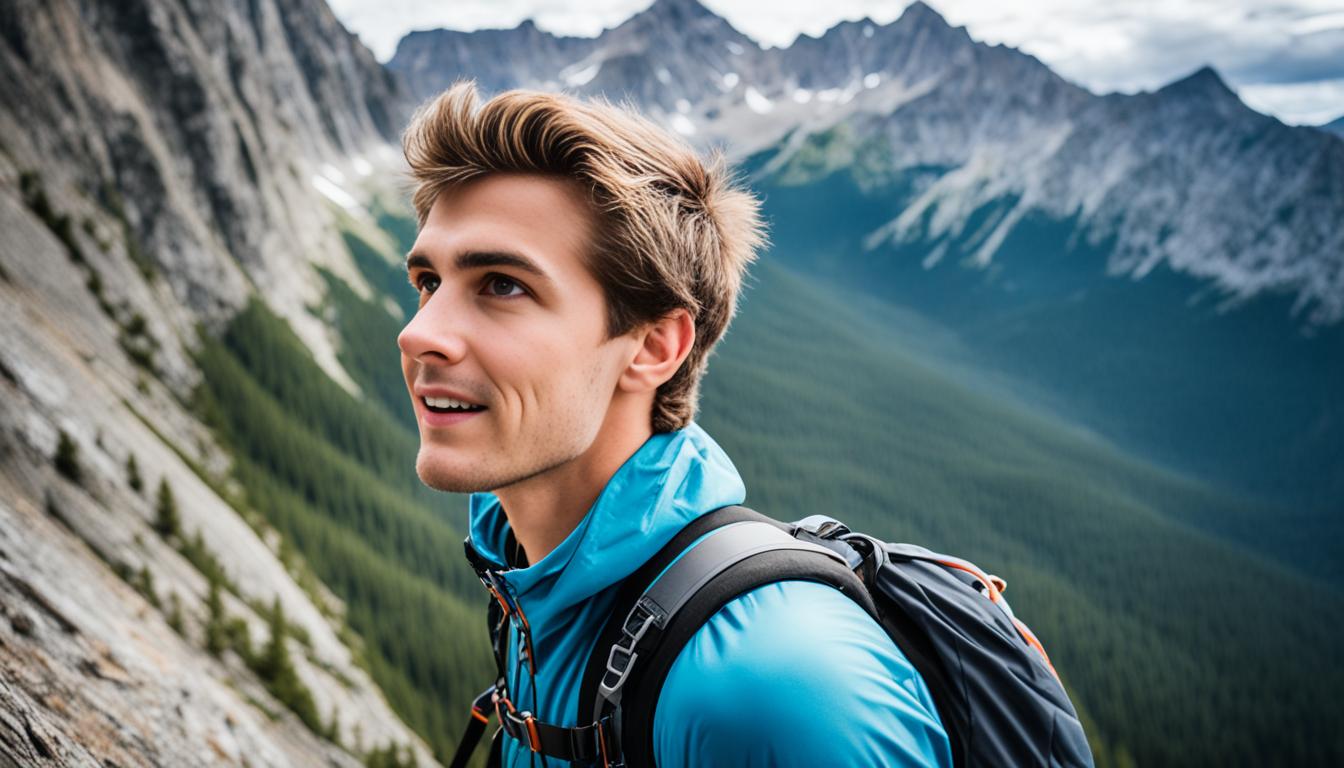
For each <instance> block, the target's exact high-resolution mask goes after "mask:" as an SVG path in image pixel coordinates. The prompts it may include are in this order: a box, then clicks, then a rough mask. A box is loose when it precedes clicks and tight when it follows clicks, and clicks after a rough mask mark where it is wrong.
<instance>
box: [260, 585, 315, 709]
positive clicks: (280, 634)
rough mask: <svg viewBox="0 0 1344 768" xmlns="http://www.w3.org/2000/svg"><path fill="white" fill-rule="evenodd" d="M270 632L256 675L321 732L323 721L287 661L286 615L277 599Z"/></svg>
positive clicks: (272, 610)
mask: <svg viewBox="0 0 1344 768" xmlns="http://www.w3.org/2000/svg"><path fill="white" fill-rule="evenodd" d="M270 631H271V637H270V640H269V641H268V642H267V643H266V648H265V649H263V650H262V652H261V655H260V656H259V657H258V659H257V666H256V672H257V674H258V675H260V676H261V678H262V679H263V680H265V681H266V684H267V687H268V688H270V690H271V693H272V694H274V695H275V697H276V698H277V699H279V700H280V701H281V702H283V703H284V704H285V705H287V706H288V707H289V708H290V709H291V710H293V711H294V714H296V715H298V716H299V719H300V720H302V721H303V722H304V724H306V725H307V726H308V728H309V729H311V730H312V731H313V732H314V733H321V732H322V719H321V717H320V716H319V715H318V714H317V704H316V703H315V702H314V701H313V694H312V692H311V691H309V690H308V687H307V686H306V685H304V684H303V681H302V680H300V679H299V674H298V672H297V671H296V670H295V669H294V662H293V660H291V659H290V658H289V646H288V645H287V644H286V642H285V640H286V636H287V634H288V633H287V631H286V625H285V612H284V608H283V607H282V606H281V605H280V598H279V597H276V598H275V601H274V602H273V603H272V604H271V615H270Z"/></svg>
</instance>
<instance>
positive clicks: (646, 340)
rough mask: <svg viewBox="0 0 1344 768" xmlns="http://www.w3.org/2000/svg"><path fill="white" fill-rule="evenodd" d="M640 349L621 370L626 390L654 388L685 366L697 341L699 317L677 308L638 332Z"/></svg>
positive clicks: (638, 390) (623, 387) (622, 381)
mask: <svg viewBox="0 0 1344 768" xmlns="http://www.w3.org/2000/svg"><path fill="white" fill-rule="evenodd" d="M636 338H637V339H638V340H639V342H640V343H639V351H638V352H637V353H636V354H635V357H634V359H632V360H631V361H630V364H629V365H627V366H626V367H625V370H624V371H623V372H622V373H621V378H620V381H619V382H618V384H617V386H618V387H619V388H620V389H622V390H624V391H626V392H652V391H653V390H655V389H657V388H658V387H659V386H661V385H662V384H663V382H665V381H667V380H668V379H670V378H672V376H673V375H674V374H676V372H677V369H679V368H681V364H682V362H683V361H684V360H685V359H686V356H687V355H689V354H690V353H691V346H692V345H693V344H694V342H695V319H694V318H692V317H691V313H690V311H688V310H686V309H685V308H679V309H676V310H673V311H672V312H671V313H669V314H667V315H664V316H662V317H660V318H658V319H657V320H655V321H653V322H652V323H650V324H649V325H646V326H644V327H643V328H641V329H640V330H639V331H637V332H636Z"/></svg>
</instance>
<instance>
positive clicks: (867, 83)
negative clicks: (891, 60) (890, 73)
mask: <svg viewBox="0 0 1344 768" xmlns="http://www.w3.org/2000/svg"><path fill="white" fill-rule="evenodd" d="M881 82H882V75H881V74H879V73H877V72H869V73H868V74H866V75H864V76H863V87H864V88H876V87H877V86H878V84H879V83H881Z"/></svg>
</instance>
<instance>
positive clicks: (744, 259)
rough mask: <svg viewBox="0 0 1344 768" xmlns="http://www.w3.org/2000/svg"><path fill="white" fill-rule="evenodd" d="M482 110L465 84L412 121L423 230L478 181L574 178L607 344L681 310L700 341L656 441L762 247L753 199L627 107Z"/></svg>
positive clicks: (660, 407)
mask: <svg viewBox="0 0 1344 768" xmlns="http://www.w3.org/2000/svg"><path fill="white" fill-rule="evenodd" d="M478 100H479V99H478V96H477V93H476V85H475V83H474V82H473V81H470V80H465V81H459V82H456V83H454V84H453V86H452V87H451V88H449V89H448V90H446V91H444V92H443V93H442V94H440V95H439V96H438V97H437V98H435V99H434V100H432V101H430V102H428V103H426V104H425V105H423V106H422V107H421V108H420V109H419V110H418V111H417V112H416V115H415V117H414V118H413V119H412V120H411V124H410V126H409V127H408V128H407V129H406V132H405V134H404V135H403V137H402V144H403V148H404V149H405V153H406V160H407V162H408V163H409V164H410V167H411V175H412V178H413V179H414V181H415V184H416V188H415V194H414V198H413V200H414V204H415V211H416V215H417V217H418V218H419V221H420V225H421V226H424V223H425V219H426V218H427V217H428V216H429V209H430V208H431V207H432V206H433V204H434V199H435V198H436V197H438V194H439V193H440V192H441V191H443V190H444V189H446V188H448V187H450V186H453V185H456V184H461V183H463V182H466V181H468V180H471V179H473V178H476V177H478V176H482V175H484V174H488V173H501V172H511V171H512V172H531V173H546V174H554V175H559V176H563V177H566V178H569V179H573V180H575V181H577V182H579V183H580V184H581V185H582V187H583V188H585V189H586V190H587V191H588V193H589V200H590V202H591V204H592V206H593V211H594V213H595V214H596V217H597V222H598V224H597V228H596V234H595V237H594V242H593V243H592V248H591V253H590V254H589V256H588V258H589V264H588V267H589V269H590V270H591V272H592V274H593V276H594V277H596V278H597V281H598V282H599V283H600V284H601V285H602V290H603V293H604V295H605V296H606V301H607V337H608V338H614V337H616V336H620V335H623V334H625V333H628V332H629V331H631V330H633V329H635V328H637V327H639V326H640V325H643V324H645V323H648V322H652V321H654V320H656V319H658V318H660V317H663V316H664V315H666V314H668V313H669V312H672V311H674V310H676V309H678V308H682V307H684V308H686V309H687V310H688V311H689V312H690V313H691V317H693V318H694V319H695V342H694V345H693V346H692V347H691V351H690V353H689V354H688V355H687V357H686V360H685V361H684V362H683V363H682V365H681V368H680V369H678V370H677V372H676V373H675V374H673V376H672V378H671V379H669V380H667V381H666V382H664V383H663V384H662V386H660V387H659V388H658V391H657V393H656V395H655V397H654V403H653V413H652V426H653V430H654V431H655V432H669V431H672V430H675V429H680V428H682V427H684V426H686V425H687V424H688V423H689V422H690V421H691V420H692V419H693V418H695V413H696V409H697V405H698V400H699V388H700V379H701V377H703V376H704V373H705V370H706V367H707V364H708V357H709V352H710V350H711V349H712V348H713V347H714V345H715V344H716V343H717V342H718V341H719V339H720V338H721V337H722V336H723V333H724V331H725V330H727V328H728V324H729V322H730V321H731V320H732V318H733V315H734V314H735V313H736V311H737V297H738V292H739V289H740V288H741V285H742V280H743V277H744V275H745V273H746V270H747V266H748V265H749V264H750V263H751V262H752V261H754V260H755V259H756V252H757V251H758V250H759V249H760V248H761V247H763V246H764V244H765V231H764V227H763V225H762V223H761V219H760V213H759V210H760V203H759V201H758V200H757V199H756V198H755V197H754V196H753V195H752V194H751V193H750V192H749V191H747V190H745V189H743V188H741V187H739V185H738V184H737V182H736V180H735V179H734V178H733V177H732V176H731V175H730V172H729V170H728V164H727V161H726V159H725V158H724V156H723V153H722V152H721V151H719V150H718V149H715V150H714V151H713V153H712V155H711V157H710V160H709V162H708V163H705V162H702V161H701V159H700V158H699V157H698V156H697V155H696V153H695V151H694V150H693V149H692V148H691V147H689V146H688V145H686V144H685V143H684V142H682V141H681V140H680V139H678V138H676V137H674V136H673V135H671V134H669V133H668V132H667V131H665V130H663V129H662V128H661V127H659V126H658V125H657V124H655V123H653V122H652V121H650V120H649V119H647V118H645V117H642V116H641V115H640V114H639V113H638V112H637V111H636V110H635V108H634V107H633V106H630V105H628V104H622V105H619V106H617V105H613V104H611V103H610V102H608V101H606V100H605V99H601V98H598V99H594V100H580V99H577V98H574V97H570V96H567V95H564V94H558V93H545V92H541V91H526V90H513V91H506V92H504V93H500V94H498V95H496V96H494V97H493V98H491V99H490V100H489V101H487V102H485V104H483V105H480V104H478Z"/></svg>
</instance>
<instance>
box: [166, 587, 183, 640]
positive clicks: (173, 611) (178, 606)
mask: <svg viewBox="0 0 1344 768" xmlns="http://www.w3.org/2000/svg"><path fill="white" fill-rule="evenodd" d="M168 626H170V627H172V629H173V631H174V632H176V633H177V634H179V635H183V634H184V632H185V629H184V626H183V623H182V601H181V600H180V599H179V598H178V596H177V593H176V592H172V593H169V595H168Z"/></svg>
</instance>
